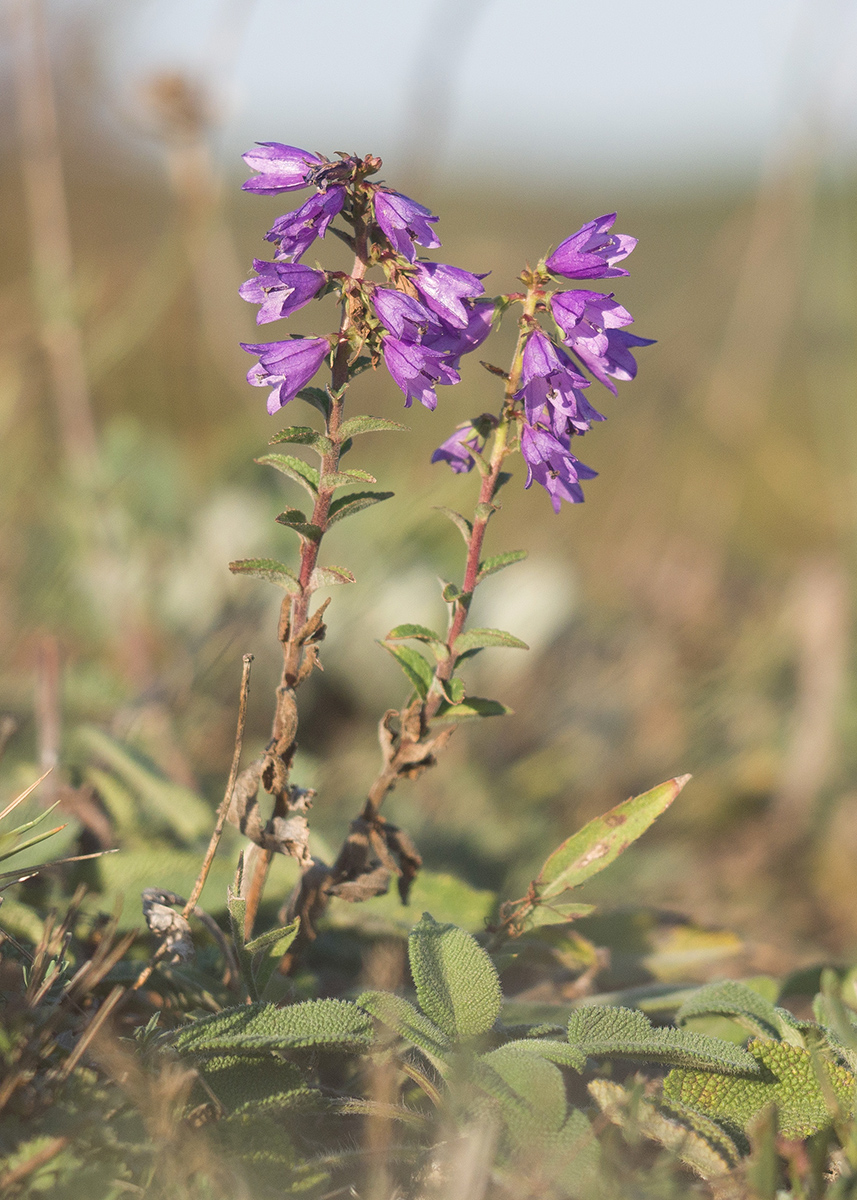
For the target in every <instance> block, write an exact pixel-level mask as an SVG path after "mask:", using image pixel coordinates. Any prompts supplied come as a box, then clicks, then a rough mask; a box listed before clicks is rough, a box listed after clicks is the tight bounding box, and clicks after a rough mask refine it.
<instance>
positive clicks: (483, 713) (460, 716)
mask: <svg viewBox="0 0 857 1200" xmlns="http://www.w3.org/2000/svg"><path fill="white" fill-rule="evenodd" d="M512 712H513V709H511V708H507V707H506V705H505V704H501V703H500V701H499V700H485V699H483V698H482V697H481V696H468V697H467V699H466V700H462V701H461V703H460V704H442V705H441V706H440V708H439V709H438V711H437V715H436V716H435V717H434V718H433V719H434V720H435V721H466V720H467V719H468V718H470V717H506V716H509V715H510V714H511V713H512Z"/></svg>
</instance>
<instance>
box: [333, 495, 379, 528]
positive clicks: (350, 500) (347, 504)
mask: <svg viewBox="0 0 857 1200" xmlns="http://www.w3.org/2000/svg"><path fill="white" fill-rule="evenodd" d="M394 495H395V492H351V494H350V495H348V496H340V497H339V499H338V500H332V501H331V504H330V508H329V509H328V513H327V525H328V528H330V526H331V525H333V524H334V523H335V522H336V521H343V520H344V519H345V518H346V517H351V516H353V515H354V514H355V513H359V512H362V511H363V509H364V508H371V507H372V505H373V504H380V503H381V501H382V500H389V499H391V497H392V496H394Z"/></svg>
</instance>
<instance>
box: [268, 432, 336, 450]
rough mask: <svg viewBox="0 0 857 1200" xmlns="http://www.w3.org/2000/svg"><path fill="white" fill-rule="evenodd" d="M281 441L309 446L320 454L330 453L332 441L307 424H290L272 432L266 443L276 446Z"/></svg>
mask: <svg viewBox="0 0 857 1200" xmlns="http://www.w3.org/2000/svg"><path fill="white" fill-rule="evenodd" d="M281 442H291V443H292V444H294V445H296V446H311V447H312V448H313V450H315V451H316V452H317V453H318V454H320V455H324V454H330V453H331V451H332V450H333V442H332V441H331V440H330V438H329V437H327V436H326V435H325V434H323V433H319V432H318V431H317V430H315V429H311V428H310V427H309V425H290V426H289V427H288V429H281V430H280V432H279V433H275V434H274V436H273V437H272V438H271V440H270V441H269V442H268V445H269V446H276V445H278V444H279V443H281Z"/></svg>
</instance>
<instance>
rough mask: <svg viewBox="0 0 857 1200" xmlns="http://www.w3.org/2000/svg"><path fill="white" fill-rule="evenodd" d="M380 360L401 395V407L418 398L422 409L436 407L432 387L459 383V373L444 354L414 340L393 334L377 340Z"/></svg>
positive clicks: (409, 404) (408, 406) (435, 398)
mask: <svg viewBox="0 0 857 1200" xmlns="http://www.w3.org/2000/svg"><path fill="white" fill-rule="evenodd" d="M381 348H382V350H383V352H384V362H385V363H386V365H387V370H388V371H389V372H390V374H391V375H392V376H393V379H394V380H395V381H396V383H397V384H398V386H399V387H400V388H401V389H402V391H403V392H404V395H405V408H410V407H411V402H412V401H413V400H419V402H420V404H424V405H425V407H426V408H429V409H434V408H436V407H437V396H436V395H435V391H434V389H435V386H436V385H437V384H439V383H440V384H450V383H460V381H461V376H460V375H459V374H458V372H457V371H456V370H455V369H454V368H453V367H451V366H450V365H449V362H448V360H447V358H446V356H445V355H444V354H441V353H439V352H438V351H437V350H431V349H430V348H429V347H428V346H422V345H420V344H419V343H415V342H405V341H402V340H400V339H399V338H395V337H385V338H382V339H381Z"/></svg>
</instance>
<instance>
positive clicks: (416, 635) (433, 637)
mask: <svg viewBox="0 0 857 1200" xmlns="http://www.w3.org/2000/svg"><path fill="white" fill-rule="evenodd" d="M408 639H413V640H414V641H417V642H426V643H428V645H429V646H431V649H432V653H433V654H434V656H435V658H436V659H437V661H438V662H445V661H446V660H447V659H448V658H449V648H448V647H447V645H446V642H444V640H443V638H442V637H441V636H440V634H439V633H435V632H434V630H433V629H427V628H426V626H425V625H397V626H396V628H395V629H391V630H390V632H389V633H388V634H387V636H386V638H385V639H384V640H385V641H386V642H404V641H408Z"/></svg>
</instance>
